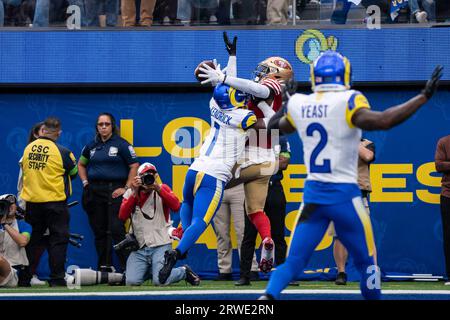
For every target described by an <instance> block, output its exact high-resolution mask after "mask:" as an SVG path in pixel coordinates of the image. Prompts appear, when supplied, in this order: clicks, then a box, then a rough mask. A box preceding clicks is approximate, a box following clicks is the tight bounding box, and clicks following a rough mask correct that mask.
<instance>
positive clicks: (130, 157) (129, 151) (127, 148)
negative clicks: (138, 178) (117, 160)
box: [120, 140, 138, 165]
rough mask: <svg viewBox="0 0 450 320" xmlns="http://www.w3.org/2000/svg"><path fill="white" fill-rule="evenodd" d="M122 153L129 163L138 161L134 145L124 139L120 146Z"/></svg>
mask: <svg viewBox="0 0 450 320" xmlns="http://www.w3.org/2000/svg"><path fill="white" fill-rule="evenodd" d="M120 155H121V156H122V158H123V159H124V160H125V162H126V164H128V165H130V164H133V163H137V162H138V159H137V156H136V152H135V151H134V148H133V146H132V145H131V144H129V143H128V142H127V141H126V140H123V143H122V145H121V146H120Z"/></svg>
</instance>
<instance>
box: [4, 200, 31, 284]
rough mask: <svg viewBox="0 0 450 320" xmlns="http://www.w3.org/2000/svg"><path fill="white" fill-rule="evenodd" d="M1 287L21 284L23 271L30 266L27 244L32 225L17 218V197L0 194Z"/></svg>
mask: <svg viewBox="0 0 450 320" xmlns="http://www.w3.org/2000/svg"><path fill="white" fill-rule="evenodd" d="M0 210H1V213H2V214H1V215H0V216H1V218H0V252H1V254H0V287H7V288H12V287H17V286H18V285H20V282H21V281H20V278H21V276H22V275H21V273H22V272H21V271H22V270H23V268H25V267H26V266H28V259H27V254H26V252H25V246H26V245H27V244H28V242H29V241H30V235H31V226H30V225H29V224H28V223H26V222H25V221H24V220H17V219H16V214H17V206H16V197H15V196H14V195H12V194H4V195H1V196H0Z"/></svg>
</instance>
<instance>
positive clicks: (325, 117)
mask: <svg viewBox="0 0 450 320" xmlns="http://www.w3.org/2000/svg"><path fill="white" fill-rule="evenodd" d="M442 69H443V67H442V66H437V67H436V68H435V70H434V72H433V74H432V76H431V78H430V80H429V81H428V82H427V84H426V86H425V88H424V89H423V90H422V92H421V93H420V94H418V95H416V96H415V97H413V98H412V99H410V100H408V101H406V102H405V103H402V104H400V105H398V106H394V107H391V108H388V109H386V110H384V111H383V112H378V111H371V110H370V106H369V102H368V101H367V99H366V97H365V96H364V95H363V94H362V93H361V92H358V91H355V90H351V89H350V81H351V66H350V61H349V60H348V59H347V58H345V57H343V56H342V55H340V54H339V53H337V52H335V51H331V50H330V51H325V52H324V53H322V54H321V55H320V56H319V57H318V58H317V59H316V60H315V61H314V63H313V64H312V66H311V84H312V90H313V93H312V94H310V95H304V94H295V95H293V96H292V97H291V98H290V100H289V102H288V104H287V111H286V113H283V112H277V114H275V116H274V117H272V119H271V120H270V122H269V129H280V130H281V131H282V132H283V133H284V134H289V133H292V132H295V131H297V132H298V134H299V136H300V138H301V140H302V143H303V151H304V163H305V165H306V168H307V173H308V175H307V178H306V182H305V188H304V195H303V204H302V206H301V207H300V209H299V214H298V216H297V219H296V222H295V225H294V226H295V227H294V230H293V234H292V239H291V243H290V248H289V253H288V257H287V259H286V262H285V263H284V264H283V265H281V266H279V267H278V268H277V270H276V271H275V272H274V273H273V274H272V276H271V278H270V281H269V283H268V286H267V288H266V292H265V294H264V295H263V296H261V297H260V299H261V300H268V299H278V298H280V293H281V291H282V290H283V289H284V288H285V287H286V286H287V285H288V284H289V282H290V281H292V280H293V279H294V277H295V276H296V275H298V274H299V273H300V272H302V271H303V269H304V268H305V267H306V265H307V263H308V261H309V259H310V257H311V255H312V254H313V252H314V249H315V248H316V246H317V245H318V244H319V242H320V241H321V239H322V237H323V235H324V234H325V232H326V230H327V228H328V225H329V223H330V221H333V222H334V225H335V229H336V233H337V234H338V235H339V238H340V240H341V242H342V243H343V244H344V246H345V247H346V248H347V249H348V251H349V253H350V254H351V255H352V256H353V259H354V263H355V266H356V268H357V269H358V271H359V272H360V274H361V282H360V288H361V293H362V295H363V297H364V298H365V299H380V297H381V285H380V273H379V269H378V267H377V266H376V265H375V264H374V259H373V257H374V249H375V245H374V237H373V232H372V226H371V223H370V218H369V215H368V213H367V212H366V210H365V209H364V205H363V202H362V199H361V192H360V190H359V188H358V184H357V161H358V146H359V142H360V139H361V129H363V130H388V129H390V128H392V127H394V126H396V125H398V124H400V123H402V122H403V121H405V120H406V119H408V118H409V117H410V116H412V115H413V114H414V113H415V112H416V111H417V110H418V109H419V108H420V107H421V106H422V105H424V104H425V103H426V102H427V101H428V100H429V99H430V98H431V97H432V95H433V94H434V92H435V91H436V89H437V86H438V82H439V79H440V78H441V76H442Z"/></svg>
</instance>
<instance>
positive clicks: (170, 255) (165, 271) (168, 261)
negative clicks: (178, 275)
mask: <svg viewBox="0 0 450 320" xmlns="http://www.w3.org/2000/svg"><path fill="white" fill-rule="evenodd" d="M177 260H178V251H177V250H168V251H166V253H165V254H164V265H163V267H162V268H161V270H159V274H158V278H159V283H160V284H164V283H166V281H167V279H168V278H169V276H170V273H171V272H172V269H173V266H174V265H175V263H177Z"/></svg>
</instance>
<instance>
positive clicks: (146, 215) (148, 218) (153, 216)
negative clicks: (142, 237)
mask: <svg viewBox="0 0 450 320" xmlns="http://www.w3.org/2000/svg"><path fill="white" fill-rule="evenodd" d="M147 200H148V198H147V199H146V200H145V202H147ZM145 202H144V203H143V204H142V203H141V197H140V195H139V202H138V204H139V209H140V211H141V213H142V215H143V216H144V219H146V220H153V219H154V218H155V214H156V191H155V190H153V215H152V216H150V215H149V213H148V212H145V211H144V205H145Z"/></svg>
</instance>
